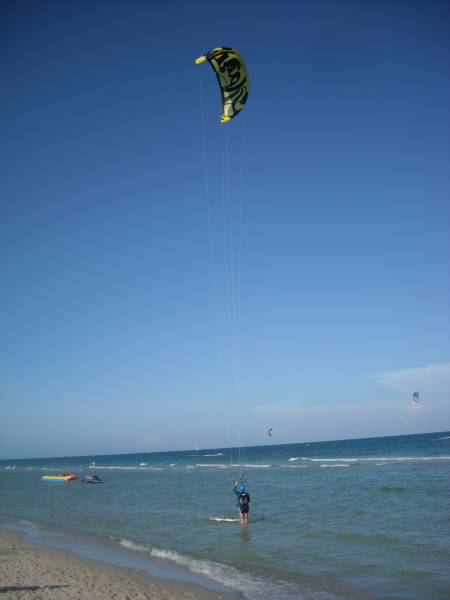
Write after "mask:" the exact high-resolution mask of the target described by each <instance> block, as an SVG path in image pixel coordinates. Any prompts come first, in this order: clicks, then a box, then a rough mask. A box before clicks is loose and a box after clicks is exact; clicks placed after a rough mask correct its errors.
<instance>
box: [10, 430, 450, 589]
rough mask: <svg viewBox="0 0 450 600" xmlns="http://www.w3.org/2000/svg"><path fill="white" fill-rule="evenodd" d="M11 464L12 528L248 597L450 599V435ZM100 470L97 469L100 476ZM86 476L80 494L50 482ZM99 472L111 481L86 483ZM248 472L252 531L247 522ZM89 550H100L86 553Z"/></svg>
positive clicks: (72, 486) (77, 484)
mask: <svg viewBox="0 0 450 600" xmlns="http://www.w3.org/2000/svg"><path fill="white" fill-rule="evenodd" d="M239 454H240V464H238V460H237V456H238V452H237V450H236V449H231V450H230V449H223V448H222V449H213V450H203V449H202V450H198V451H196V450H194V451H193V450H191V451H186V452H166V453H151V454H122V455H114V456H113V455H109V456H89V457H71V458H46V459H29V460H17V461H15V464H16V470H15V471H13V470H12V469H9V468H8V466H9V465H11V463H12V461H9V462H8V463H7V462H5V461H3V462H0V525H2V524H4V525H5V524H6V525H8V524H11V523H21V524H22V526H28V527H31V526H32V527H34V528H42V529H45V530H47V531H55V532H62V531H64V532H65V533H66V534H68V535H70V534H73V535H76V536H78V538H79V536H86V540H88V539H90V540H93V539H95V540H98V541H101V540H105V541H107V542H108V544H110V545H111V544H113V545H117V547H119V546H122V547H125V548H128V549H129V550H130V551H134V552H136V553H137V554H136V555H138V554H139V557H140V560H142V559H144V558H146V559H148V560H149V561H151V560H154V559H155V558H156V559H163V560H164V561H165V562H166V563H167V564H170V563H172V564H174V565H180V566H182V567H183V568H184V569H187V570H189V571H191V572H192V573H197V574H200V575H202V576H203V577H206V578H207V579H209V580H210V581H211V582H216V583H218V584H222V585H226V586H228V587H229V588H231V589H233V590H236V591H239V592H241V593H242V595H243V596H244V597H245V598H247V599H248V600H254V599H256V598H258V599H263V600H273V599H274V598H277V599H279V600H293V599H294V598H295V599H301V600H312V599H314V600H328V599H330V600H332V599H348V600H352V599H361V598H364V599H367V600H372V599H373V600H376V599H381V598H384V599H387V598H390V599H394V598H396V599H402V600H406V599H411V600H426V599H430V600H440V599H442V600H444V599H448V598H449V597H450V503H449V498H448V492H449V489H450V486H449V483H450V470H449V467H450V433H449V432H441V433H430V434H423V435H409V436H396V437H383V438H370V439H357V440H344V441H331V442H316V443H301V444H288V445H270V446H261V447H251V448H245V449H243V450H241V452H240V453H239ZM91 461H95V463H96V467H95V469H92V468H89V464H90V462H91ZM59 471H76V472H77V474H78V477H79V479H78V480H77V481H74V482H71V483H64V484H46V483H43V482H41V476H42V475H43V474H52V473H56V472H59ZM93 471H95V472H96V473H97V474H98V475H99V476H100V477H101V478H102V479H103V483H102V484H97V485H88V484H84V483H81V478H82V477H83V475H85V474H88V473H92V472H93ZM239 471H244V472H245V473H246V476H247V489H248V491H249V493H250V496H251V505H250V507H251V508H250V523H249V525H248V526H246V527H245V526H244V527H241V526H240V525H239V524H238V523H227V522H216V521H211V520H210V519H209V517H215V516H236V515H237V512H236V508H235V497H234V495H233V493H232V487H233V485H232V478H235V477H237V476H238V475H239ZM86 543H88V542H86Z"/></svg>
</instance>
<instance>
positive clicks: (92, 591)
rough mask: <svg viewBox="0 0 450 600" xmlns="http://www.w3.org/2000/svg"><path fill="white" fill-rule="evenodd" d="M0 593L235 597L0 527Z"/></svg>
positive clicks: (63, 598)
mask: <svg viewBox="0 0 450 600" xmlns="http://www.w3.org/2000/svg"><path fill="white" fill-rule="evenodd" d="M0 595H1V598H2V600H9V599H12V598H14V599H21V600H22V599H23V600H28V599H34V600H38V599H41V598H42V599H46V600H47V599H48V600H75V599H77V600H88V599H92V600H96V599H99V600H103V599H104V600H237V598H239V595H232V594H226V593H223V592H216V591H213V590H209V589H206V588H202V587H200V586H197V585H195V584H192V583H183V582H178V581H166V580H159V579H151V578H150V577H148V576H147V575H144V574H142V573H140V572H138V571H133V570H131V569H126V568H122V567H116V566H112V565H107V564H104V563H101V562H97V561H94V560H90V559H87V558H82V557H79V556H75V555H74V554H72V553H70V552H68V551H66V550H59V549H54V548H49V547H47V546H43V545H40V544H35V543H30V542H25V541H23V540H22V534H20V533H17V532H14V531H10V530H5V529H0Z"/></svg>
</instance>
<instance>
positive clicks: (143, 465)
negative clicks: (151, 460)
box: [139, 463, 147, 467]
mask: <svg viewBox="0 0 450 600" xmlns="http://www.w3.org/2000/svg"><path fill="white" fill-rule="evenodd" d="M139 466H140V467H146V466H147V463H139Z"/></svg>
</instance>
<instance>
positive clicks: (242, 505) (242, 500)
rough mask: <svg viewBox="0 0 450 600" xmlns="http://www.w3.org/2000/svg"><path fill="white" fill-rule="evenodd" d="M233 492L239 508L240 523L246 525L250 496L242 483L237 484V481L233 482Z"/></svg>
mask: <svg viewBox="0 0 450 600" xmlns="http://www.w3.org/2000/svg"><path fill="white" fill-rule="evenodd" d="M233 491H234V493H235V494H236V496H237V505H238V507H239V515H240V520H241V523H248V510H249V504H250V495H249V494H248V492H247V491H246V490H245V485H244V484H243V483H239V480H238V481H235V482H234V489H233Z"/></svg>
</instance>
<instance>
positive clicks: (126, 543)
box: [120, 538, 148, 552]
mask: <svg viewBox="0 0 450 600" xmlns="http://www.w3.org/2000/svg"><path fill="white" fill-rule="evenodd" d="M120 545H121V546H123V547H124V548H128V549H129V550H136V551H137V552H148V548H147V547H146V546H144V544H138V543H137V542H133V541H132V540H127V538H120Z"/></svg>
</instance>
